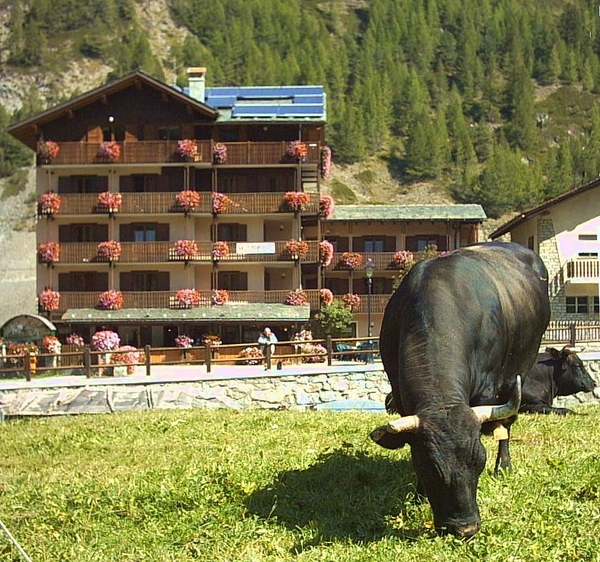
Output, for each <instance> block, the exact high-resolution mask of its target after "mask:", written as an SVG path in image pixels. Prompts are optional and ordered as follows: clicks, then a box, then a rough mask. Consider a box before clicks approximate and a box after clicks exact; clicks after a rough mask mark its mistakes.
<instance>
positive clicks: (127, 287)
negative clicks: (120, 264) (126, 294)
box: [119, 272, 133, 291]
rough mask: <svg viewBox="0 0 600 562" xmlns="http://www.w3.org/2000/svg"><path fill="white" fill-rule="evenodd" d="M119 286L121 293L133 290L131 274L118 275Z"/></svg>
mask: <svg viewBox="0 0 600 562" xmlns="http://www.w3.org/2000/svg"><path fill="white" fill-rule="evenodd" d="M119 286H120V287H121V291H132V290H133V277H132V275H131V273H129V272H124V273H121V274H120V275H119Z"/></svg>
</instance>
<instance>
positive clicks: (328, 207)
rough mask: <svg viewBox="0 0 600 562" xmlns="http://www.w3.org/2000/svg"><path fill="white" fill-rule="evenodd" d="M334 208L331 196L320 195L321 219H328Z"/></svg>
mask: <svg viewBox="0 0 600 562" xmlns="http://www.w3.org/2000/svg"><path fill="white" fill-rule="evenodd" d="M334 206H335V205H334V202H333V197H331V195H321V197H320V199H319V216H320V217H321V218H322V219H330V218H331V217H332V216H333V209H334Z"/></svg>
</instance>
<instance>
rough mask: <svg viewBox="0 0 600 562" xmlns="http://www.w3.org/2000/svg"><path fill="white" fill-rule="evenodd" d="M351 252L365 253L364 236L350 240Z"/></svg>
mask: <svg viewBox="0 0 600 562" xmlns="http://www.w3.org/2000/svg"><path fill="white" fill-rule="evenodd" d="M352 250H353V251H354V252H364V251H365V237H364V236H355V237H354V238H352Z"/></svg>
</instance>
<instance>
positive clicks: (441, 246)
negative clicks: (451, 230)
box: [437, 236, 448, 252]
mask: <svg viewBox="0 0 600 562" xmlns="http://www.w3.org/2000/svg"><path fill="white" fill-rule="evenodd" d="M437 247H438V252H446V251H447V250H448V237H447V236H438V237H437Z"/></svg>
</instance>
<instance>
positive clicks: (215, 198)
mask: <svg viewBox="0 0 600 562" xmlns="http://www.w3.org/2000/svg"><path fill="white" fill-rule="evenodd" d="M229 205H233V206H237V205H236V204H235V203H234V202H233V200H232V199H231V197H228V196H227V195H225V194H224V193H219V192H218V191H214V192H213V194H212V209H213V210H212V212H213V215H218V214H219V213H224V212H225V211H227V208H228V206H229Z"/></svg>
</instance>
